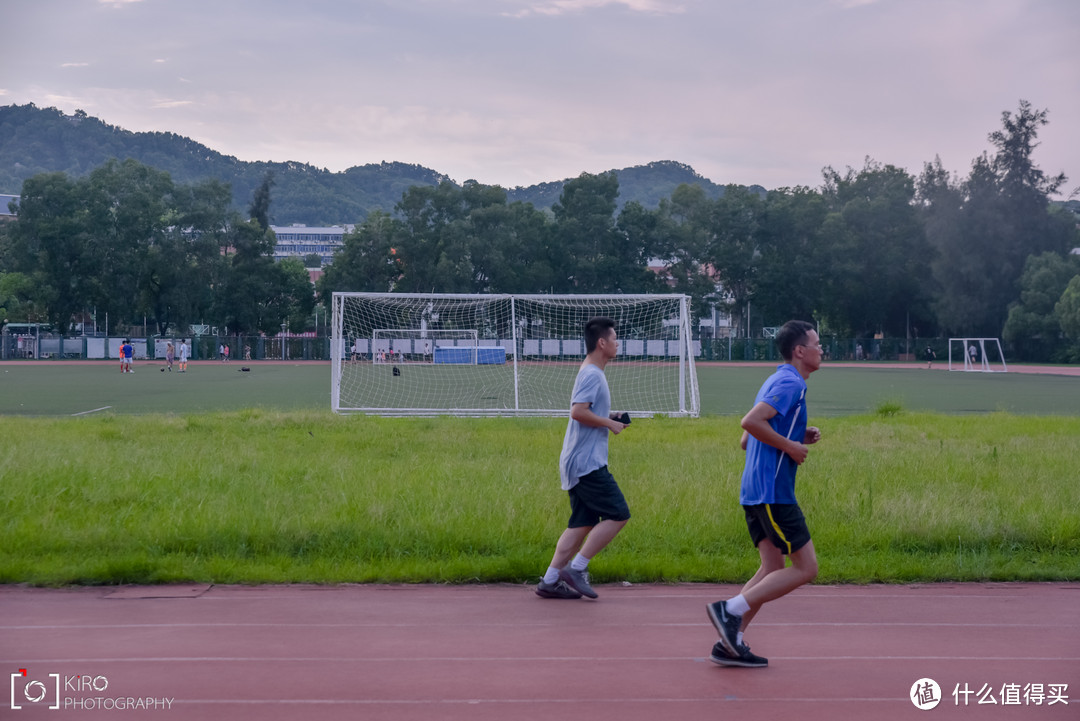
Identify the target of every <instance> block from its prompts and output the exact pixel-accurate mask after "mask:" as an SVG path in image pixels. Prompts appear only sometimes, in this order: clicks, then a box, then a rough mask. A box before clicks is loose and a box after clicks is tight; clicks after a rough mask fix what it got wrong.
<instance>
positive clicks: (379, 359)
mask: <svg viewBox="0 0 1080 721" xmlns="http://www.w3.org/2000/svg"><path fill="white" fill-rule="evenodd" d="M478 339H479V334H478V332H477V331H476V329H475V328H472V329H463V330H448V329H442V328H440V329H430V328H427V327H423V328H376V329H375V330H374V331H372V334H371V360H372V362H373V363H459V364H466V365H476V363H477V362H478V353H477V349H478V347H479V340H478ZM355 346H356V342H355V341H353V347H355ZM355 355H360V354H359V353H357V354H355ZM353 360H359V358H354V359H353Z"/></svg>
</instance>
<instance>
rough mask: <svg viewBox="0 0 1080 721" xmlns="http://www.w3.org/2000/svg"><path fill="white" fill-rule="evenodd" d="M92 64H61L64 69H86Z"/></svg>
mask: <svg viewBox="0 0 1080 721" xmlns="http://www.w3.org/2000/svg"><path fill="white" fill-rule="evenodd" d="M89 65H90V63H61V64H60V67H62V68H85V67H89Z"/></svg>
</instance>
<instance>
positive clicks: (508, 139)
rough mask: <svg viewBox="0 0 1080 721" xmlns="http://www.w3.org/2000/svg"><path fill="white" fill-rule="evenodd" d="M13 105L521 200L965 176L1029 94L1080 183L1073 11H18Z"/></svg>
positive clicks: (53, 6) (188, 2) (50, 1)
mask: <svg viewBox="0 0 1080 721" xmlns="http://www.w3.org/2000/svg"><path fill="white" fill-rule="evenodd" d="M0 27H2V28H3V29H2V33H0V37H2V44H0V105H9V104H25V103H31V102H32V103H35V104H36V105H38V106H39V107H50V106H51V107H56V108H59V109H61V110H64V111H66V112H69V113H70V112H72V111H74V110H75V109H77V108H81V109H83V110H85V111H86V112H87V113H89V114H90V115H94V116H96V117H99V118H101V119H102V120H104V121H105V122H107V123H110V124H112V125H116V126H120V127H122V128H125V129H128V130H133V131H169V132H175V133H178V134H180V135H185V136H188V137H191V138H193V139H195V140H197V141H199V142H201V143H204V144H205V145H207V146H209V147H211V148H213V149H214V150H217V151H220V152H222V153H225V154H228V155H235V156H236V157H238V158H240V159H241V160H274V161H284V160H295V161H301V162H307V163H311V164H313V165H316V166H319V167H325V168H328V169H330V170H334V171H340V170H344V169H345V168H348V167H351V166H354V165H364V164H367V163H378V162H380V161H384V160H385V161H401V162H406V163H417V164H420V165H423V166H426V167H429V168H432V169H434V170H437V171H439V172H442V173H445V174H447V175H449V176H450V177H451V178H453V179H454V180H456V181H458V182H462V181H465V180H468V179H475V180H478V181H479V182H481V183H486V184H500V185H503V186H505V187H514V186H519V185H531V184H534V183H538V182H543V181H550V180H561V179H564V178H568V177H575V176H577V175H579V174H580V173H582V172H590V173H598V172H602V171H604V170H609V169H612V168H623V167H628V166H633V165H641V164H644V163H648V162H651V161H654V160H676V161H679V162H682V163H686V164H688V165H691V166H693V168H694V169H695V170H697V171H698V172H699V173H700V174H701V175H704V176H705V177H707V178H709V179H711V180H713V181H714V182H717V183H721V184H724V183H740V184H746V185H750V184H755V183H756V184H760V185H763V186H765V187H767V188H778V187H784V186H795V185H808V186H811V187H817V186H819V185H820V184H821V169H822V168H823V167H824V166H827V165H831V166H833V167H834V168H836V169H837V170H841V171H842V170H844V169H845V168H847V167H848V166H851V167H854V168H856V169H858V168H861V167H862V166H863V163H864V159H865V158H866V157H867V156H869V157H871V158H872V159H874V160H876V161H878V162H881V163H887V164H892V165H896V166H899V167H902V168H906V169H907V170H908V171H909V172H910V173H912V174H913V175H917V174H919V172H920V171H921V170H922V165H923V163H924V162H927V161H932V160H933V159H934V156H935V155H938V156H940V157H941V160H942V163H943V164H944V166H945V168H946V169H948V170H950V171H952V172H955V173H959V174H960V175H962V176H965V175H966V174H967V172H968V171H969V170H970V167H971V161H972V160H973V159H974V158H975V157H976V156H978V155H980V154H981V153H983V152H984V151H987V150H991V149H992V146H991V145H990V143H989V141H988V140H987V135H988V134H989V133H990V132H992V131H994V130H997V129H999V128H1000V127H1001V113H1002V112H1003V111H1013V112H1015V111H1016V109H1017V107H1018V104H1019V100H1020V99H1026V100H1028V101H1030V102H1031V103H1032V105H1033V106H1034V107H1035V108H1038V109H1047V110H1049V120H1050V124H1049V125H1048V126H1046V127H1045V128H1043V129H1042V131H1041V133H1040V138H1039V139H1040V141H1041V145H1040V147H1039V148H1038V149H1037V150H1036V152H1035V160H1036V162H1037V163H1038V164H1039V165H1040V167H1042V169H1043V170H1044V171H1046V172H1047V173H1048V174H1056V173H1059V172H1065V173H1066V174H1067V175H1068V176H1069V181H1068V183H1066V186H1065V187H1066V191H1065V194H1066V195H1067V194H1068V193H1071V192H1072V191H1073V189H1075V188H1077V187H1080V135H1078V133H1077V130H1078V129H1080V2H1078V1H1077V0H741V1H735V0H387V1H386V2H382V1H380V0H355V1H349V0H336V1H335V0H306V1H305V2H296V0H288V1H285V0H24V1H22V2H12V1H11V0H4V2H3V7H2V8H0Z"/></svg>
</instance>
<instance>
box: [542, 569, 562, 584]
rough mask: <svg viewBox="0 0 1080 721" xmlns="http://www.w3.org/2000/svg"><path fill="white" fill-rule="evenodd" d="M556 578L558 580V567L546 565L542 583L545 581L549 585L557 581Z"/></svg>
mask: <svg viewBox="0 0 1080 721" xmlns="http://www.w3.org/2000/svg"><path fill="white" fill-rule="evenodd" d="M558 580H559V569H557V568H554V567H552V566H548V570H547V573H545V574H544V583H546V584H548V585H549V586H550V585H552V584H554V583H557V582H558Z"/></svg>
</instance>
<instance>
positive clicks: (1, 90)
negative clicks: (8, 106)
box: [0, 88, 8, 98]
mask: <svg viewBox="0 0 1080 721" xmlns="http://www.w3.org/2000/svg"><path fill="white" fill-rule="evenodd" d="M7 94H8V90H7V88H0V98H2V97H4V96H5V95H7Z"/></svg>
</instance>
